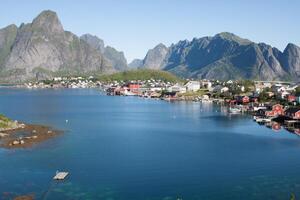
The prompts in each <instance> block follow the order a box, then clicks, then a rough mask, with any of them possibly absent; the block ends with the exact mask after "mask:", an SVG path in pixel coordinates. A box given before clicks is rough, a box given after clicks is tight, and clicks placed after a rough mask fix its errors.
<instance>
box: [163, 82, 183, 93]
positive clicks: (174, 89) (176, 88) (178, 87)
mask: <svg viewBox="0 0 300 200" xmlns="http://www.w3.org/2000/svg"><path fill="white" fill-rule="evenodd" d="M167 90H168V92H179V93H185V92H186V87H184V86H182V85H180V84H178V83H176V84H175V85H172V86H170V87H168V89H167Z"/></svg>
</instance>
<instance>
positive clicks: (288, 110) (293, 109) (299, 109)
mask: <svg viewBox="0 0 300 200" xmlns="http://www.w3.org/2000/svg"><path fill="white" fill-rule="evenodd" d="M298 111H300V108H298V107H291V108H288V109H286V111H285V112H287V113H296V112H298Z"/></svg>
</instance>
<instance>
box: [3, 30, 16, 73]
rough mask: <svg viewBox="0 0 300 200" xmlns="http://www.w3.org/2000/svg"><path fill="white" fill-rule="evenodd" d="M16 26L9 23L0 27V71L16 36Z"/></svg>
mask: <svg viewBox="0 0 300 200" xmlns="http://www.w3.org/2000/svg"><path fill="white" fill-rule="evenodd" d="M17 31H18V27H17V26H16V25H10V26H7V27H5V28H3V29H0V71H1V69H2V68H3V67H4V64H5V61H6V59H7V57H8V55H9V54H10V51H11V48H12V46H13V44H14V41H15V39H16V36H17Z"/></svg>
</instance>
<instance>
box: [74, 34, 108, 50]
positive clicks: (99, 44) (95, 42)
mask: <svg viewBox="0 0 300 200" xmlns="http://www.w3.org/2000/svg"><path fill="white" fill-rule="evenodd" d="M80 39H82V40H84V41H85V42H86V43H88V44H89V45H91V46H92V47H93V48H95V49H98V50H99V51H100V52H101V53H104V50H105V48H104V41H103V40H102V39H100V38H98V37H97V36H95V35H91V34H88V33H87V34H84V35H82V36H81V37H80Z"/></svg>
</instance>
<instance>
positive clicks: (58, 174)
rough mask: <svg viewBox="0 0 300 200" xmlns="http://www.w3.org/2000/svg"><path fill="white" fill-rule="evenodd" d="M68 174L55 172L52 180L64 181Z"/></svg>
mask: <svg viewBox="0 0 300 200" xmlns="http://www.w3.org/2000/svg"><path fill="white" fill-rule="evenodd" d="M68 174H69V172H56V175H55V176H54V177H53V179H54V180H64V179H65V178H66V177H67V176H68Z"/></svg>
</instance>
